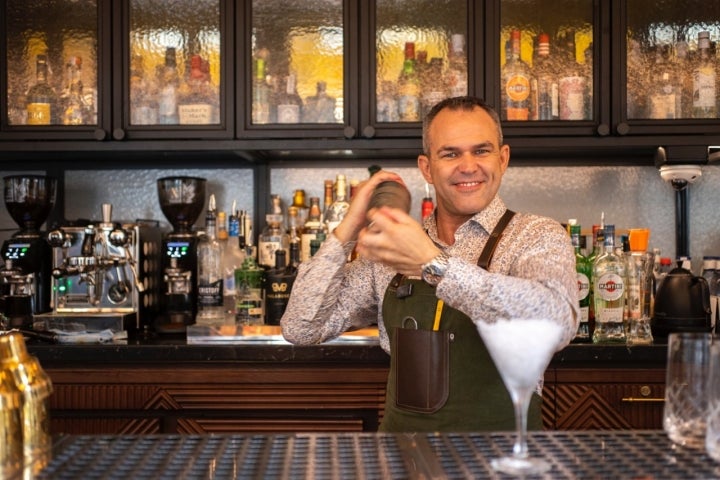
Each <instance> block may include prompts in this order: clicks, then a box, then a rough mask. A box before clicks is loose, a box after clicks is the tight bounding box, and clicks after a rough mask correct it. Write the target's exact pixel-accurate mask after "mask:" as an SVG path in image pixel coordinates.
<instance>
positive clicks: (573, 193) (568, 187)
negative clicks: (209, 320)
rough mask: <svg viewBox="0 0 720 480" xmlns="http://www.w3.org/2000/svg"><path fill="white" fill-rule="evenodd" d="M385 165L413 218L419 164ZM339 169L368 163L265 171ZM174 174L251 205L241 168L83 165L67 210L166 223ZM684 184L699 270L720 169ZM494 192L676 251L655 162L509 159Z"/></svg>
mask: <svg viewBox="0 0 720 480" xmlns="http://www.w3.org/2000/svg"><path fill="white" fill-rule="evenodd" d="M370 163H371V162H368V164H370ZM378 163H379V164H380V165H382V163H381V162H378ZM387 168H388V169H391V170H394V171H396V172H397V173H399V174H400V175H402V176H403V178H404V179H405V181H406V183H407V184H408V186H409V187H410V190H411V193H412V195H413V207H412V213H413V214H414V215H415V216H416V217H419V216H420V201H421V199H422V197H423V195H424V191H425V189H424V187H425V182H424V180H423V179H422V176H421V175H420V173H419V172H418V170H417V168H416V167H415V166H402V167H387ZM3 173H4V174H16V173H18V172H3ZM28 173H31V172H28ZM35 173H37V172H35ZM337 173H344V174H345V175H346V176H347V177H348V179H353V178H357V179H363V178H366V177H367V170H366V169H365V168H360V167H353V168H338V167H329V166H328V167H322V168H313V167H307V168H305V167H303V168H290V167H287V166H282V167H278V168H273V169H272V170H271V189H270V190H271V191H272V192H273V193H280V194H281V195H282V197H283V199H284V200H285V201H286V202H290V201H291V196H292V192H293V190H294V189H296V188H303V189H305V191H306V193H307V196H308V197H310V196H319V197H320V198H321V199H322V194H323V180H324V179H332V178H334V177H335V175H336V174H337ZM175 175H188V176H198V177H203V178H206V179H207V180H208V185H207V191H208V193H215V196H216V199H217V203H218V208H220V209H224V210H230V208H231V204H232V202H233V200H235V201H236V202H237V208H238V209H241V210H248V211H250V212H251V213H252V212H253V210H254V207H253V189H252V188H253V187H252V185H253V175H252V171H251V170H250V169H247V168H238V169H183V170H155V169H148V170H83V171H72V172H69V173H68V174H67V178H66V181H65V185H66V186H65V197H66V198H65V200H66V212H65V217H66V218H69V219H75V218H99V217H100V205H101V204H102V203H111V204H112V205H113V212H114V213H113V217H114V218H115V219H118V220H120V219H122V220H134V219H138V218H143V219H159V220H161V221H162V222H163V224H165V225H167V221H166V220H165V218H164V217H163V215H162V212H161V211H160V207H159V204H158V201H157V193H156V180H157V179H158V178H161V177H163V176H175ZM689 189H690V190H689V199H690V201H689V211H690V215H689V220H690V222H689V225H690V253H691V256H692V257H693V265H694V266H695V268H696V270H699V268H700V266H701V259H702V256H703V255H720V208H719V207H720V169H719V168H718V167H716V166H707V167H704V169H703V174H702V176H701V177H700V178H699V179H698V180H697V181H696V182H695V183H694V184H692V185H690V187H689ZM500 194H501V196H502V198H503V199H504V200H505V203H506V204H507V205H508V207H510V208H512V209H514V210H519V211H530V212H534V213H538V214H541V215H547V216H549V217H552V218H555V219H557V220H558V221H562V222H564V221H566V220H567V219H568V218H577V219H578V221H579V222H580V224H581V225H583V227H584V228H589V227H590V226H591V225H592V224H593V223H598V222H599V220H600V212H601V211H605V220H606V222H607V223H614V224H615V226H616V229H618V230H622V229H626V228H631V227H649V228H650V229H651V231H652V233H651V236H650V244H651V246H653V247H659V248H660V249H661V250H662V252H663V255H665V256H670V257H674V256H675V192H674V190H673V189H672V187H671V186H670V185H669V184H668V183H666V182H664V181H663V180H662V179H661V178H660V175H659V173H658V171H657V169H655V168H654V167H525V166H513V165H512V162H511V164H510V167H509V169H508V171H507V173H506V174H505V177H504V179H503V185H502V188H501V190H500ZM200 221H202V219H200ZM258 227H259V228H262V226H258ZM258 227H256V232H257V230H258ZM0 228H3V229H10V230H12V229H14V228H15V225H14V223H13V222H12V220H11V219H10V217H9V215H8V214H7V212H6V211H5V209H4V208H0ZM548 260H549V261H551V260H552V259H548Z"/></svg>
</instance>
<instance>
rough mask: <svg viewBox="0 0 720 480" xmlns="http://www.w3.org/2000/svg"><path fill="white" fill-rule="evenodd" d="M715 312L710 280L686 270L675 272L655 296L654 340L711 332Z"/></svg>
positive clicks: (652, 322)
mask: <svg viewBox="0 0 720 480" xmlns="http://www.w3.org/2000/svg"><path fill="white" fill-rule="evenodd" d="M711 313H712V310H711V308H710V289H709V287H708V283H707V280H705V279H704V278H703V277H696V276H694V275H693V274H692V272H691V271H690V270H688V269H686V268H682V267H677V268H675V269H673V270H671V271H670V272H669V273H668V274H667V275H666V276H665V278H664V279H663V280H662V282H661V283H660V285H659V286H658V289H657V292H656V293H655V310H654V313H653V318H652V320H651V322H650V326H651V328H652V334H653V337H667V336H668V335H669V334H670V333H673V332H710V329H711V322H710V317H711Z"/></svg>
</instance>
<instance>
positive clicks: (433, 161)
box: [281, 96, 578, 432]
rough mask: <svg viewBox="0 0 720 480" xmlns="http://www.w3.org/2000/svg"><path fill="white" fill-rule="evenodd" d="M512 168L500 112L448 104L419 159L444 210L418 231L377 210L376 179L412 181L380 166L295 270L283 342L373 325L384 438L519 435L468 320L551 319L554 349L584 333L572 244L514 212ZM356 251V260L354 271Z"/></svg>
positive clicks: (438, 109) (465, 101) (551, 227)
mask: <svg viewBox="0 0 720 480" xmlns="http://www.w3.org/2000/svg"><path fill="white" fill-rule="evenodd" d="M509 160H510V147H509V146H508V145H505V144H503V136H502V129H501V126H500V121H499V118H498V115H497V113H496V112H495V111H494V110H493V109H492V108H491V107H489V106H488V105H487V104H485V102H484V101H482V100H481V99H478V98H475V97H469V96H468V97H455V98H449V99H446V100H443V101H441V102H440V103H438V104H437V105H435V106H434V107H433V108H432V110H431V111H430V112H429V113H428V114H427V116H426V118H425V119H424V123H423V153H422V154H421V155H419V156H418V167H419V169H420V172H421V173H422V175H423V177H424V178H425V180H426V181H427V182H428V183H430V184H432V185H433V186H434V188H435V192H436V195H437V208H436V210H435V212H434V213H433V214H432V215H430V216H429V217H427V218H426V219H425V220H424V222H423V224H422V225H421V224H420V223H418V222H417V221H415V220H414V219H413V218H412V217H410V216H409V215H408V214H407V213H405V212H404V211H402V210H401V209H397V208H391V207H387V206H382V207H380V208H373V209H371V210H370V211H368V205H369V203H370V199H371V196H372V193H373V190H374V189H375V187H376V186H377V185H378V184H380V183H382V182H385V181H395V182H398V183H401V184H402V183H403V181H402V179H401V178H400V177H399V176H398V175H396V174H394V173H391V172H387V171H382V170H381V171H380V172H378V173H377V174H375V175H373V176H372V177H371V178H370V179H368V180H367V181H365V182H364V183H363V184H361V186H360V187H359V188H358V190H357V193H356V194H355V196H354V198H353V200H352V203H351V205H350V208H349V210H348V212H347V214H346V216H345V218H344V219H343V220H342V222H341V223H340V224H339V225H338V226H337V227H336V228H335V230H334V231H333V232H332V233H331V235H329V237H328V239H327V240H326V241H325V242H324V243H323V244H322V247H321V248H320V250H318V252H317V253H316V254H315V256H314V257H312V259H311V260H309V261H307V262H304V263H303V264H301V265H300V268H299V271H298V276H297V279H296V280H295V284H294V287H293V290H292V294H291V297H290V301H289V304H288V307H287V310H286V311H285V314H284V315H283V318H282V321H281V325H282V329H283V335H284V336H285V338H286V339H287V340H288V341H290V342H292V343H295V344H300V345H312V344H318V343H321V342H324V341H327V340H330V339H332V338H335V337H337V336H338V335H340V334H342V333H343V332H345V331H346V330H348V329H352V328H359V327H364V326H367V325H370V324H372V323H374V322H377V324H378V329H379V335H380V344H381V346H382V348H383V349H384V350H385V351H387V352H388V353H389V354H390V367H391V368H390V374H389V377H388V383H387V394H386V404H385V414H384V417H383V420H382V424H381V425H380V429H381V430H382V431H388V432H408V431H417V432H431V431H445V432H448V431H481V430H511V429H513V428H514V426H515V420H514V413H513V407H512V402H511V400H510V396H509V394H508V392H507V390H506V389H505V386H504V385H503V382H502V379H501V378H500V375H499V373H498V371H497V368H496V367H495V365H494V363H493V361H492V359H491V357H490V355H489V353H488V351H487V350H486V348H485V346H484V344H483V342H482V339H481V338H480V336H479V334H478V331H477V328H476V326H475V324H474V323H473V322H474V321H476V322H480V321H484V322H493V321H496V320H499V319H513V318H530V317H535V318H537V317H541V318H549V319H553V320H555V321H556V322H558V323H560V324H561V325H563V327H564V332H565V335H564V338H563V339H562V340H561V341H560V342H559V343H558V344H557V345H555V346H554V348H555V349H556V350H559V349H561V348H563V347H564V346H565V345H567V344H568V343H569V342H570V340H571V339H572V338H573V336H574V334H575V332H576V330H577V322H578V300H577V281H576V274H575V259H574V252H573V248H572V246H571V244H570V239H569V237H568V235H567V233H566V231H565V230H564V229H563V228H562V226H561V225H560V224H559V223H558V222H556V221H554V220H552V219H549V218H545V217H541V216H538V215H533V214H528V213H513V212H511V211H510V210H508V209H507V208H506V206H505V204H504V203H503V201H502V200H501V199H500V197H499V196H498V190H499V188H500V183H501V180H502V177H503V174H504V173H505V170H506V169H507V167H508V163H509ZM353 248H356V250H357V253H358V254H359V257H358V259H356V260H355V261H352V262H349V263H348V262H347V258H348V256H349V254H350V253H351V251H352V250H353ZM540 389H541V386H538V394H539V393H540ZM538 394H536V395H534V398H533V400H532V402H531V407H530V412H529V417H528V418H529V420H528V425H529V427H530V428H534V429H539V428H541V427H542V424H541V418H540V403H541V401H540V397H539V395H538Z"/></svg>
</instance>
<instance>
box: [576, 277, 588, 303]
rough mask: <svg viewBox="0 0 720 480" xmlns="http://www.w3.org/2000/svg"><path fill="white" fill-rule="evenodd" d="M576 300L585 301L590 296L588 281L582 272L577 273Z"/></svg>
mask: <svg viewBox="0 0 720 480" xmlns="http://www.w3.org/2000/svg"><path fill="white" fill-rule="evenodd" d="M577 282H578V300H579V301H581V302H582V301H583V300H585V299H586V298H587V297H588V295H590V279H589V278H588V277H587V275H585V274H584V273H582V272H578V273H577Z"/></svg>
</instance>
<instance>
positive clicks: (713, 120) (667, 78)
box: [619, 0, 720, 134]
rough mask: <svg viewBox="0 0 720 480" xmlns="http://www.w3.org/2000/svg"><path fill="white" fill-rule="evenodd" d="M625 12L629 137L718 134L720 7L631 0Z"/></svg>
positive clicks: (693, 0)
mask: <svg viewBox="0 0 720 480" xmlns="http://www.w3.org/2000/svg"><path fill="white" fill-rule="evenodd" d="M624 8H625V12H624V15H622V16H621V20H622V22H623V23H622V31H623V33H624V34H625V35H624V40H625V49H624V51H623V52H621V53H622V54H624V56H625V64H626V66H627V68H626V69H625V70H624V71H622V72H621V73H622V77H621V78H620V82H619V83H620V85H621V86H623V87H625V88H623V89H622V90H621V92H620V93H621V95H622V97H621V99H620V105H621V108H622V115H623V117H624V120H625V121H626V122H627V129H626V130H627V132H626V133H628V134H642V133H647V132H658V131H661V132H664V131H667V132H668V133H701V132H707V133H717V129H718V122H717V119H718V118H720V49H718V48H717V45H718V42H720V3H719V2H707V1H700V0H683V1H677V0H675V1H671V0H664V1H657V0H632V1H626V2H625V3H624Z"/></svg>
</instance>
